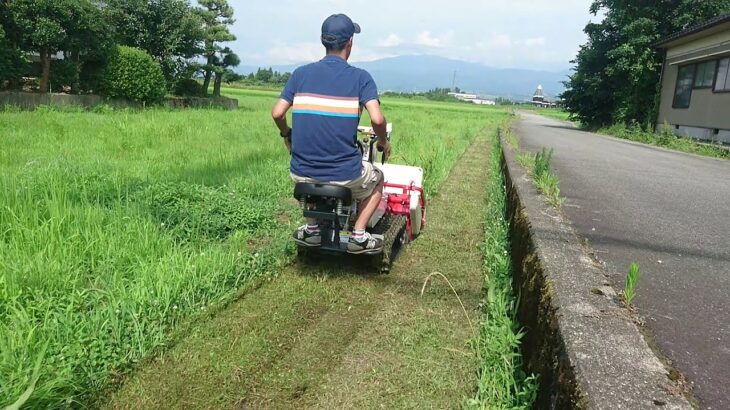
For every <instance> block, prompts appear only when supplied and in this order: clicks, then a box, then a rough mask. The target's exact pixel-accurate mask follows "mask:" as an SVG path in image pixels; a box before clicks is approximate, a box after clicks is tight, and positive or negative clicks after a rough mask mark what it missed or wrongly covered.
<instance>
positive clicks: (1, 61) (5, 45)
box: [0, 2, 27, 89]
mask: <svg viewBox="0 0 730 410" xmlns="http://www.w3.org/2000/svg"><path fill="white" fill-rule="evenodd" d="M2 4H3V3H2V2H0V5H2ZM6 11H7V8H5V7H3V8H2V9H0V89H1V88H2V87H3V83H4V82H6V81H7V82H8V83H9V85H10V87H11V88H13V87H14V86H16V85H17V83H18V82H19V80H20V78H21V77H22V76H23V72H24V71H25V69H26V66H27V64H26V62H25V59H24V57H23V53H22V52H21V51H20V49H19V48H18V47H17V45H16V44H14V41H13V37H12V36H11V35H10V34H9V33H12V31H13V27H12V21H11V20H10V18H9V17H10V16H9V14H8V13H7V12H6ZM6 27H8V30H6Z"/></svg>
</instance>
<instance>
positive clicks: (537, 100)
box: [531, 84, 558, 108]
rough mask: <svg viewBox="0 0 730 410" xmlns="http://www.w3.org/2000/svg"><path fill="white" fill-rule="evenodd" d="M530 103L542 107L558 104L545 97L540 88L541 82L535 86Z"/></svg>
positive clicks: (551, 106) (553, 106)
mask: <svg viewBox="0 0 730 410" xmlns="http://www.w3.org/2000/svg"><path fill="white" fill-rule="evenodd" d="M531 103H532V105H534V106H536V107H542V108H555V107H557V106H558V105H557V103H556V102H555V101H552V100H549V99H548V98H547V97H545V92H544V91H543V89H542V84H540V85H538V86H537V89H536V90H535V93H534V94H533V95H532V101H531Z"/></svg>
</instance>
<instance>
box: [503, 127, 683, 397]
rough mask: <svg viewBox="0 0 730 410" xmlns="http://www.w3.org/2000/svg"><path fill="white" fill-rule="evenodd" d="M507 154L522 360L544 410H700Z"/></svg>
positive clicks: (505, 164) (570, 231)
mask: <svg viewBox="0 0 730 410" xmlns="http://www.w3.org/2000/svg"><path fill="white" fill-rule="evenodd" d="M502 147H503V148H502V150H503V153H504V157H503V170H504V174H505V179H506V185H507V202H508V204H507V206H508V209H507V216H508V219H509V222H510V235H511V241H512V262H513V266H514V285H515V289H516V290H517V291H518V292H519V293H520V295H521V296H520V297H521V299H520V306H519V308H518V319H519V321H520V323H521V324H522V325H523V326H524V328H525V331H526V335H525V337H524V338H523V339H522V353H523V355H524V363H525V367H526V371H527V372H528V373H535V374H539V375H540V378H539V381H540V386H539V391H538V397H537V401H536V403H535V407H536V408H549V409H555V408H558V409H562V408H591V409H593V408H595V409H691V408H692V406H691V405H690V403H689V401H688V400H687V399H686V398H685V397H684V396H683V394H682V390H681V388H680V387H679V386H677V385H676V383H675V382H673V381H672V380H670V378H669V371H668V370H667V369H666V368H665V367H664V365H663V364H662V363H661V361H660V360H659V359H658V358H657V357H656V355H655V354H654V353H653V352H652V350H651V349H650V348H649V346H648V344H647V342H646V341H645V340H644V338H643V337H642V335H641V333H640V331H639V328H638V326H637V325H636V323H635V322H634V318H633V316H632V315H631V313H630V312H629V311H628V310H627V309H625V308H624V307H623V306H622V305H621V304H620V302H619V300H618V297H617V295H616V292H615V291H614V290H613V288H612V287H611V285H610V283H609V282H608V276H607V273H606V272H605V271H604V269H603V268H602V267H601V266H600V265H598V264H597V263H595V262H594V261H593V259H592V258H591V257H590V254H589V250H588V249H587V248H586V247H584V246H583V245H582V244H581V241H580V239H579V238H578V236H577V235H576V233H575V232H574V231H573V229H572V228H571V226H570V223H569V222H568V221H566V220H565V218H564V217H563V216H562V214H561V213H560V212H559V211H557V210H555V209H554V208H552V207H551V206H550V205H548V204H547V202H545V200H544V199H543V198H542V197H541V195H540V194H539V193H538V192H537V190H536V188H535V187H534V185H533V183H532V181H531V180H530V179H529V177H528V175H527V173H526V172H525V170H524V169H523V168H522V167H521V166H519V164H517V162H516V160H515V152H514V151H513V150H512V149H511V148H510V147H509V145H508V144H507V143H506V142H505V141H504V140H503V141H502Z"/></svg>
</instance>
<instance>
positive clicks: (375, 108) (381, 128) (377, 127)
mask: <svg viewBox="0 0 730 410" xmlns="http://www.w3.org/2000/svg"><path fill="white" fill-rule="evenodd" d="M365 109H367V110H368V114H370V123H371V124H372V125H373V131H374V132H375V135H377V136H378V146H379V147H382V148H383V152H384V153H385V158H388V157H389V156H390V141H388V129H387V124H388V122H387V121H386V120H385V116H383V112H382V111H381V110H380V102H379V101H378V100H370V101H368V102H366V103H365Z"/></svg>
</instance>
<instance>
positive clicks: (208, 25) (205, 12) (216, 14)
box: [198, 0, 236, 93]
mask: <svg viewBox="0 0 730 410" xmlns="http://www.w3.org/2000/svg"><path fill="white" fill-rule="evenodd" d="M198 3H200V5H201V6H203V8H202V9H198V13H199V15H200V17H201V18H202V20H203V30H204V32H205V42H204V43H205V47H204V57H205V59H206V65H205V67H204V70H205V79H204V80H203V88H204V89H205V90H206V93H207V92H208V87H209V86H210V80H211V76H212V74H213V72H214V71H215V70H216V68H217V67H216V62H217V61H218V60H217V59H218V58H219V56H217V54H218V53H219V52H221V51H222V48H221V46H220V45H219V43H223V42H228V41H234V40H236V36H234V35H233V34H231V33H230V31H228V26H230V25H231V24H233V23H234V22H235V20H234V19H233V8H232V7H231V6H230V5H229V4H228V1H227V0H198ZM214 93H215V90H214Z"/></svg>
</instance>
